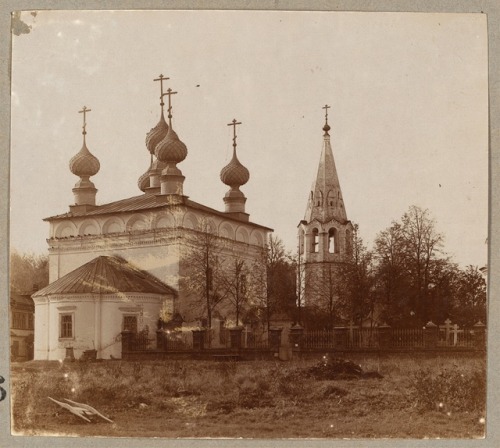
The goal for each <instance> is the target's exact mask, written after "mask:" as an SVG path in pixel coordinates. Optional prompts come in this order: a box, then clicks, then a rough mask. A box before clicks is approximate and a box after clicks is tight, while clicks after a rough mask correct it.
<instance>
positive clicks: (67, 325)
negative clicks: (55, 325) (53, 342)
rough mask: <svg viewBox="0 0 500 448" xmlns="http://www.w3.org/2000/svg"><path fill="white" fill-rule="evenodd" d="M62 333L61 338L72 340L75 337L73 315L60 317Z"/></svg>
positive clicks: (60, 332) (60, 333)
mask: <svg viewBox="0 0 500 448" xmlns="http://www.w3.org/2000/svg"><path fill="white" fill-rule="evenodd" d="M59 324H60V331H59V337H60V338H61V339H63V338H72V337H73V314H61V315H60V317H59Z"/></svg>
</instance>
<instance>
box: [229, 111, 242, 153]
mask: <svg viewBox="0 0 500 448" xmlns="http://www.w3.org/2000/svg"><path fill="white" fill-rule="evenodd" d="M239 124H241V121H236V118H234V119H233V121H232V122H231V123H228V126H232V127H233V148H236V126H237V125H239Z"/></svg>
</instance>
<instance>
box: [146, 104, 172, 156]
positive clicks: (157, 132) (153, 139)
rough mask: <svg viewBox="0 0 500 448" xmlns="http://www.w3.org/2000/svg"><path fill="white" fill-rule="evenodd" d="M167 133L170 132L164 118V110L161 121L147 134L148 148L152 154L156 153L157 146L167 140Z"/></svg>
mask: <svg viewBox="0 0 500 448" xmlns="http://www.w3.org/2000/svg"><path fill="white" fill-rule="evenodd" d="M167 132H168V124H167V122H166V121H165V117H164V116H163V110H162V112H161V117H160V121H159V122H158V124H157V125H156V126H155V127H154V128H152V129H151V130H150V131H149V132H148V133H147V134H146V147H147V148H148V151H149V152H150V154H154V153H155V148H156V145H158V143H160V142H161V141H162V140H163V139H164V138H165V136H166V135H167Z"/></svg>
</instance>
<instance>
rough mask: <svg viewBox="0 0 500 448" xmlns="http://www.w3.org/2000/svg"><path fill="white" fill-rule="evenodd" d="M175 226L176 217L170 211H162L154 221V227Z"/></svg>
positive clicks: (166, 227)
mask: <svg viewBox="0 0 500 448" xmlns="http://www.w3.org/2000/svg"><path fill="white" fill-rule="evenodd" d="M173 227H175V217H174V215H172V213H170V212H161V213H159V214H158V215H156V217H155V219H154V221H153V228H154V229H168V228H173Z"/></svg>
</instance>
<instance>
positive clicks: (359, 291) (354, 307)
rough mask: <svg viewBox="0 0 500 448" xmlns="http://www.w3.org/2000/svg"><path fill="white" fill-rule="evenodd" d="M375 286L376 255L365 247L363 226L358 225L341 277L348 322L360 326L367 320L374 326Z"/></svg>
mask: <svg viewBox="0 0 500 448" xmlns="http://www.w3.org/2000/svg"><path fill="white" fill-rule="evenodd" d="M373 285H374V272H373V255H372V252H371V251H369V250H368V249H367V247H366V246H365V245H364V243H363V239H362V238H361V237H360V235H359V226H358V225H357V224H355V225H354V226H353V232H352V242H351V244H350V247H349V250H348V251H347V253H346V257H345V260H344V263H342V264H341V265H340V269H339V275H338V292H339V299H338V307H339V309H340V312H341V315H342V316H343V317H344V318H345V319H347V320H350V321H352V322H354V323H355V324H358V325H361V324H362V323H363V320H364V319H366V318H371V321H372V322H373V320H374V313H375V311H376V309H375V305H376V295H375V294H374V291H373Z"/></svg>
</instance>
